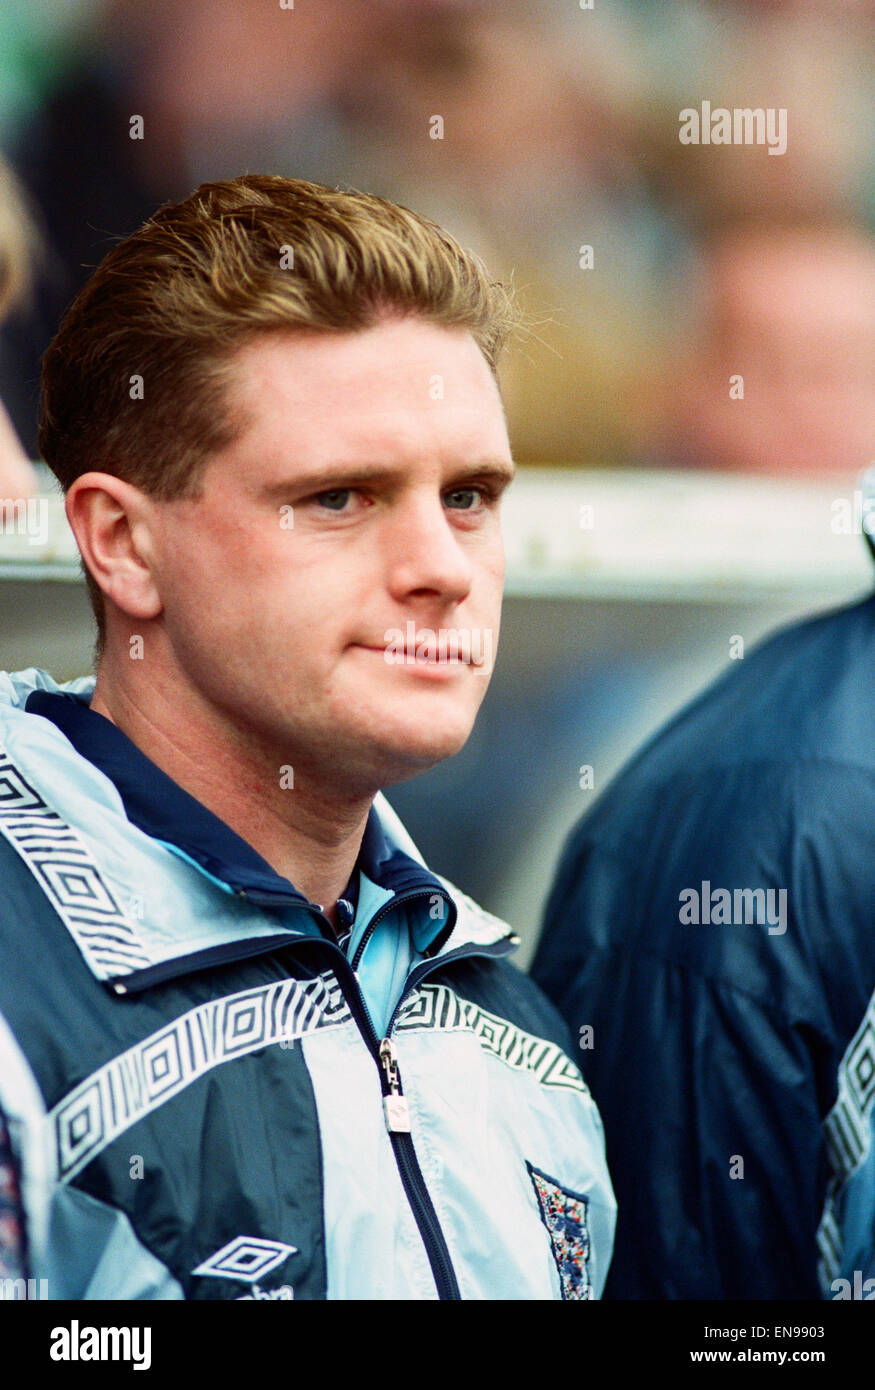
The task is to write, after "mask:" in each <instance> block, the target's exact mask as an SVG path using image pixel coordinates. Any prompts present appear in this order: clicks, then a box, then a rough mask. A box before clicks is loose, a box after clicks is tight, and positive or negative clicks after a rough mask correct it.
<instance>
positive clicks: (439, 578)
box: [384, 495, 474, 603]
mask: <svg viewBox="0 0 875 1390" xmlns="http://www.w3.org/2000/svg"><path fill="white" fill-rule="evenodd" d="M384 543H385V546H386V555H385V559H386V566H387V571H388V587H389V590H390V592H391V593H392V595H393V597H394V598H397V599H398V600H399V601H401V602H403V601H405V600H409V599H410V598H412V597H416V596H419V595H422V596H423V597H428V596H430V597H433V598H439V599H440V600H441V601H442V602H444V603H460V602H461V601H462V600H463V599H464V598H466V597H467V595H468V594H469V592H470V590H471V583H472V580H473V573H474V571H473V566H472V563H471V560H470V557H469V555H468V552H467V549H466V547H465V546H464V544H463V542H462V533H460V532H458V531H457V530H456V529H455V528H454V527H453V525H452V521H451V519H450V517H449V515H448V513H447V509H446V508H445V507H444V504H443V501H442V500H441V499H440V498H432V497H425V496H422V495H420V496H410V497H408V499H406V501H405V503H404V504H403V505H401V506H399V507H397V508H396V509H394V515H393V516H392V518H391V520H390V522H389V524H388V526H387V529H386V533H385V535H384Z"/></svg>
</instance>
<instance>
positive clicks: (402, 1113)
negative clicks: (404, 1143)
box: [380, 1038, 410, 1134]
mask: <svg viewBox="0 0 875 1390" xmlns="http://www.w3.org/2000/svg"><path fill="white" fill-rule="evenodd" d="M380 1066H381V1067H382V1068H383V1071H384V1072H385V1073H386V1080H387V1081H388V1082H389V1091H390V1094H389V1095H388V1096H383V1114H384V1115H385V1117H386V1128H387V1129H388V1131H389V1133H390V1134H409V1133H410V1111H409V1110H408V1108H407V1097H406V1096H405V1095H404V1094H403V1093H402V1090H401V1083H400V1081H399V1080H398V1053H397V1052H396V1051H395V1044H394V1043H393V1042H392V1039H391V1038H384V1039H383V1041H382V1042H381V1043H380Z"/></svg>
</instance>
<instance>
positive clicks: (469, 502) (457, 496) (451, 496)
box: [444, 487, 483, 512]
mask: <svg viewBox="0 0 875 1390" xmlns="http://www.w3.org/2000/svg"><path fill="white" fill-rule="evenodd" d="M444 500H445V502H446V504H447V506H448V507H452V508H453V509H454V510H455V511H460V512H470V511H473V510H474V508H475V507H476V506H477V503H478V502H482V500H483V496H482V493H481V491H480V489H479V487H460V488H456V490H455V491H454V492H448V493H446V494H445V496H444Z"/></svg>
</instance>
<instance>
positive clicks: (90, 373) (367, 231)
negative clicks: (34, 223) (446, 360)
mask: <svg viewBox="0 0 875 1390" xmlns="http://www.w3.org/2000/svg"><path fill="white" fill-rule="evenodd" d="M387 308H389V309H397V310H398V311H400V312H403V313H410V314H415V315H418V316H420V317H422V318H424V319H426V320H429V321H431V322H433V323H437V324H442V325H446V326H447V327H464V328H467V329H469V330H470V332H471V334H472V336H473V337H474V339H475V341H476V342H477V344H478V346H479V347H480V349H481V351H482V352H483V355H484V357H485V358H486V361H487V362H488V364H489V366H490V368H491V370H492V372H493V374H494V375H497V362H498V357H499V354H500V352H501V349H502V347H503V345H504V343H505V341H506V338H507V336H508V334H509V333H510V332H511V331H512V329H513V328H514V327H515V326H516V325H517V324H518V323H519V322H520V316H519V313H518V311H517V308H516V305H515V302H514V299H513V296H512V294H511V291H510V290H509V288H506V287H505V286H504V285H502V284H501V283H499V282H495V281H492V280H490V279H489V276H488V275H487V273H486V270H485V269H484V267H483V265H482V264H481V262H480V261H479V259H478V258H477V257H476V256H474V255H473V254H471V253H469V252H467V251H464V250H463V249H462V248H461V247H460V246H459V245H458V243H457V242H456V241H454V239H453V238H452V237H451V236H450V235H449V234H448V233H447V232H445V231H443V230H442V228H440V227H439V226H437V224H436V223H434V222H432V221H430V220H429V219H428V218H426V217H421V216H419V215H418V214H417V213H414V212H411V211H410V210H409V209H407V208H404V207H399V206H396V205H395V204H394V203H390V202H387V201H386V200H385V199H383V198H378V197H374V196H372V195H370V194H366V193H359V192H356V191H354V190H341V189H335V188H325V187H323V186H322V185H320V184H315V183H308V182H305V181H304V180H301V179H285V178H276V177H272V176H268V175H244V176H243V177H241V178H237V179H231V180H229V181H227V182H221V183H205V184H202V185H201V187H200V188H198V189H197V190H196V192H194V193H193V194H191V196H190V197H188V198H186V199H185V200H184V201H183V202H181V203H176V204H167V205H165V206H164V207H162V208H160V209H159V211H158V212H157V213H156V214H155V215H154V217H151V218H150V219H149V220H148V221H147V222H146V223H145V224H144V225H143V226H142V227H140V228H139V230H138V231H136V232H134V233H133V234H132V235H131V236H129V237H127V238H126V239H125V240H124V241H122V242H120V243H119V244H118V245H117V246H115V247H113V249H112V250H111V251H110V252H109V254H108V255H107V256H106V257H105V258H104V260H103V261H102V263H101V264H100V266H99V267H98V269H97V270H96V271H95V273H94V275H93V276H92V277H91V279H90V280H89V282H88V284H87V285H86V286H85V288H84V289H83V290H82V291H81V293H80V294H79V295H78V297H77V298H76V299H75V300H74V302H73V304H72V305H71V307H70V309H69V310H68V312H67V314H66V316H65V318H64V320H63V322H62V324H61V327H60V329H59V331H58V333H57V335H56V337H55V338H54V340H53V342H52V343H51V345H50V347H49V348H48V350H47V352H46V354H45V357H44V359H43V375H42V395H41V412H40V415H41V419H40V430H39V447H40V452H41V454H42V457H43V458H44V459H45V461H46V463H47V464H48V465H49V467H50V468H51V469H52V471H53V473H54V474H55V475H56V477H57V478H58V480H59V481H60V483H61V485H62V487H63V488H64V491H65V492H66V490H67V488H69V487H70V485H71V484H72V483H73V482H74V480H75V479H76V478H78V477H79V476H81V474H83V473H85V472H88V471H89V470H91V469H99V470H101V471H103V472H106V473H111V474H114V475H115V476H117V477H120V478H124V479H125V480H126V481H127V482H130V483H132V484H133V485H134V486H136V487H139V488H141V489H142V490H143V491H144V492H146V493H148V494H149V495H150V496H152V497H156V498H160V499H165V500H166V499H169V498H173V497H180V496H190V495H197V493H198V491H199V488H200V485H201V481H202V476H203V473H204V469H205V466H206V464H207V463H208V462H209V459H210V458H211V456H212V455H213V454H215V453H216V452H218V451H219V450H221V449H224V448H227V447H228V445H229V444H231V443H232V442H233V441H234V439H235V438H237V437H238V436H239V433H240V431H241V428H242V422H241V421H240V420H239V419H238V418H235V416H234V413H233V412H232V411H231V410H230V409H229V407H228V404H227V394H228V393H227V386H228V382H229V379H230V375H231V370H232V365H233V357H234V355H235V353H236V351H237V349H238V348H240V347H242V346H243V345H244V344H245V343H246V342H248V341H249V340H251V339H252V338H255V337H257V336H259V335H262V334H266V333H271V332H277V331H281V330H286V331H288V330H289V329H292V330H312V331H315V332H323V333H324V332H332V331H335V332H336V331H345V332H348V331H350V330H358V329H365V328H368V327H370V326H372V325H373V324H374V323H376V322H377V320H378V319H379V317H380V315H381V312H382V311H384V310H385V309H387ZM134 376H139V377H140V378H142V391H139V390H137V389H136V388H134V387H133V385H132V378H134ZM141 396H142V399H141V398H140V397H141ZM86 577H87V579H88V582H89V590H90V594H91V601H92V607H93V608H94V612H95V617H96V619H97V625H98V650H100V649H101V647H102V644H103V640H104V636H105V625H104V618H103V597H102V594H101V591H100V589H99V588H98V586H97V584H96V583H95V581H94V580H93V579H92V578H91V576H90V575H86Z"/></svg>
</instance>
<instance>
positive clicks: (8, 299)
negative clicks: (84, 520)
mask: <svg viewBox="0 0 875 1390" xmlns="http://www.w3.org/2000/svg"><path fill="white" fill-rule="evenodd" d="M31 236H32V228H31V224H30V220H29V218H28V217H27V214H26V212H25V209H24V203H23V201H22V197H21V194H20V191H19V189H18V188H17V186H16V183H15V179H14V178H13V175H12V173H11V172H10V170H9V169H8V168H7V167H6V166H5V165H4V164H2V163H0V319H3V318H5V316H6V314H7V313H9V311H10V310H11V309H13V308H14V307H15V306H16V305H17V304H20V303H21V302H22V300H23V299H24V298H25V295H26V293H27V289H28V286H29V281H30V264H31V253H30V249H29V245H28V242H29V239H30V237H31ZM35 490H36V474H35V472H34V470H33V468H32V467H31V465H30V463H29V462H28V459H27V455H26V454H25V452H24V450H23V449H22V447H21V444H20V442H19V439H18V436H17V434H16V433H15V429H14V427H13V425H12V422H11V420H10V419H9V416H8V415H7V413H6V410H5V408H4V406H3V402H2V401H0V524H2V523H3V521H4V518H5V516H6V511H7V508H6V507H5V505H4V503H6V502H9V501H14V500H15V499H26V498H28V497H30V496H31V495H32V494H33V493H34V491H35Z"/></svg>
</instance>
